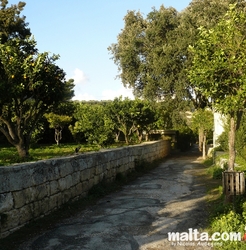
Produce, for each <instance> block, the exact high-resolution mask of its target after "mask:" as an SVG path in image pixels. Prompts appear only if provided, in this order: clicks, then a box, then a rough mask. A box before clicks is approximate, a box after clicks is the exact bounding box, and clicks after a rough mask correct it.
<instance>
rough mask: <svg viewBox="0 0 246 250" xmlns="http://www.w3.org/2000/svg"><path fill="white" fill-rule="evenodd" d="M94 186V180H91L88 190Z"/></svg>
mask: <svg viewBox="0 0 246 250" xmlns="http://www.w3.org/2000/svg"><path fill="white" fill-rule="evenodd" d="M93 186H94V178H93V179H90V180H89V183H88V188H89V189H90V188H92V187H93Z"/></svg>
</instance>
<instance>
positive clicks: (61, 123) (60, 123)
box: [44, 112, 72, 145]
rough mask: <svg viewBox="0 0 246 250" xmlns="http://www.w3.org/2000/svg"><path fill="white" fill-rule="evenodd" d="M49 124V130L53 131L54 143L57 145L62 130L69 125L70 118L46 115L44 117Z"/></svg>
mask: <svg viewBox="0 0 246 250" xmlns="http://www.w3.org/2000/svg"><path fill="white" fill-rule="evenodd" d="M44 116H45V118H46V119H47V120H48V122H49V124H50V128H54V129H55V136H54V137H55V141H56V144H57V145H59V143H60V140H61V139H62V130H63V128H64V127H65V126H66V125H68V124H69V123H71V121H72V117H70V116H67V115H57V114H54V113H52V112H51V113H48V114H45V115H44Z"/></svg>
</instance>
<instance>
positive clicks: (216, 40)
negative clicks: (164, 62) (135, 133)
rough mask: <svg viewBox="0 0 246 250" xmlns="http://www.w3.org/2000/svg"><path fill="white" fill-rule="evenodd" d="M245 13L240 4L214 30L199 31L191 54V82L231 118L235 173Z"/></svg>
mask: <svg viewBox="0 0 246 250" xmlns="http://www.w3.org/2000/svg"><path fill="white" fill-rule="evenodd" d="M245 30H246V14H245V11H244V10H242V9H240V8H238V5H237V4H234V5H230V10H229V11H228V12H227V14H226V15H225V16H224V18H222V19H221V21H220V22H219V23H218V24H217V25H216V26H215V27H214V28H212V29H204V28H200V37H199V39H198V41H197V43H196V45H195V46H194V47H191V52H192V53H193V55H194V58H193V65H192V68H191V69H190V70H189V78H190V81H191V82H192V83H193V84H194V86H195V87H196V88H197V89H198V90H199V91H201V92H202V93H203V94H204V95H205V96H206V97H207V98H209V99H210V100H212V101H213V104H214V109H215V110H217V111H219V112H221V113H222V114H224V115H227V116H228V117H229V119H230V132H229V140H228V145H229V163H228V169H229V170H234V163H235V157H236V150H235V135H236V131H237V129H238V128H239V125H240V120H241V117H242V114H243V112H244V110H245V107H246V84H245V83H246V74H245V72H246V40H245V36H246V32H245Z"/></svg>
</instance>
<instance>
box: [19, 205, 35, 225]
mask: <svg viewBox="0 0 246 250" xmlns="http://www.w3.org/2000/svg"><path fill="white" fill-rule="evenodd" d="M18 211H19V225H24V224H26V223H27V222H28V221H30V220H32V218H33V213H32V206H31V205H26V206H24V207H21V208H20V209H18Z"/></svg>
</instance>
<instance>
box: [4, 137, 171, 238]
mask: <svg viewBox="0 0 246 250" xmlns="http://www.w3.org/2000/svg"><path fill="white" fill-rule="evenodd" d="M170 148H171V147H170V141H164V140H160V141H156V142H146V143H143V144H140V145H134V146H128V147H122V148H117V149H110V150H101V151H99V152H89V153H84V154H78V155H73V156H70V157H63V158H54V159H50V160H43V161H37V162H32V163H23V164H18V165H12V166H8V167H0V238H3V237H6V236H7V235H9V234H11V233H12V232H14V231H16V230H18V229H19V228H21V227H22V226H24V225H25V224H27V223H28V222H30V221H32V220H35V219H38V218H40V217H42V216H44V215H47V214H49V213H50V212H52V211H54V210H56V209H58V208H59V207H61V205H63V204H65V203H67V202H69V201H73V200H76V199H79V198H82V197H84V196H86V195H87V193H88V191H89V189H90V188H92V187H93V186H94V185H96V184H98V183H99V182H100V181H102V180H103V179H104V180H106V181H109V182H111V181H114V180H115V177H116V174H118V173H122V174H126V173H127V172H129V171H132V170H133V169H134V168H135V163H136V161H137V160H144V161H148V162H152V161H154V160H156V159H160V158H163V157H165V156H167V155H168V154H169V152H170Z"/></svg>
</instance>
